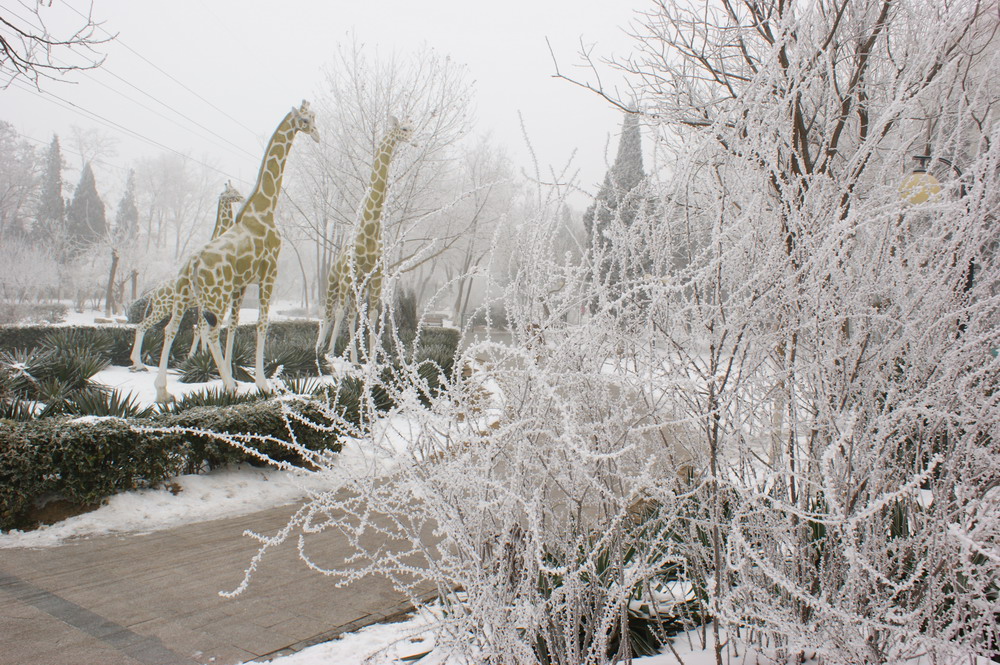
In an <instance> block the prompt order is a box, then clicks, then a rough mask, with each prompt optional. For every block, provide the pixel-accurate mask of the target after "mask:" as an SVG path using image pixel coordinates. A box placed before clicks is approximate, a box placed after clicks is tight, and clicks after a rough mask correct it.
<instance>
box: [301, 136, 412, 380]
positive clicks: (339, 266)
mask: <svg viewBox="0 0 1000 665" xmlns="http://www.w3.org/2000/svg"><path fill="white" fill-rule="evenodd" d="M389 122H390V128H389V132H388V133H387V134H386V135H385V138H383V139H382V142H381V143H380V144H379V146H378V150H376V152H375V163H374V165H373V166H372V176H371V184H370V185H369V187H368V197H367V198H366V199H365V202H364V206H363V207H362V208H361V224H360V227H359V228H358V234H357V236H355V239H354V246H353V247H351V246H350V245H347V246H345V247H344V248H343V249H342V250H341V252H340V254H339V255H338V257H337V260H336V261H334V263H333V265H332V266H331V267H330V274H329V275H328V276H327V285H326V303H325V307H324V310H323V323H322V325H320V329H319V337H318V338H317V339H316V351H317V353H319V352H320V350H321V349H322V348H323V342H324V341H325V340H326V336H327V334H328V333H329V334H330V343H329V347H328V351H327V353H328V354H329V355H333V352H334V346H335V345H336V343H337V336H338V335H339V334H340V326H341V323H342V322H343V320H344V315H345V313H346V312H347V311H349V312H350V320H349V322H348V327H349V329H350V330H351V331H353V330H354V324H355V322H356V320H355V319H356V316H357V311H358V307H360V305H361V303H362V302H363V301H364V300H365V297H366V296H367V299H368V320H369V325H368V335H369V337H368V341H369V347H368V348H369V349H374V348H375V347H374V344H375V322H376V319H377V318H378V312H379V305H380V301H381V298H382V208H383V206H384V204H385V197H386V192H387V190H388V186H389V164H390V163H391V162H392V154H393V152H394V151H395V149H396V145H397V144H398V143H400V142H403V143H408V142H410V139H411V137H412V136H413V127H412V125H411V124H410V123H409V122H407V121H404V122H402V123H400V122H399V121H398V120H397V119H396V118H394V117H390V119H389ZM355 291H357V296H358V298H357V301H358V302H357V306H352V302H351V300H352V298H351V296H352V295H354V292H355ZM331 323H332V325H333V330H332V332H331V330H330V326H331ZM349 346H350V356H351V362H357V345H356V343H355V340H354V336H353V335H352V336H351V343H350V345H349Z"/></svg>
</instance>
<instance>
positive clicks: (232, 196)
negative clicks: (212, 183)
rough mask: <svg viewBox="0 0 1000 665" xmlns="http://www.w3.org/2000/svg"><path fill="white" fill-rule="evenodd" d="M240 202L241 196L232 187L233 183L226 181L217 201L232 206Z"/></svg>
mask: <svg viewBox="0 0 1000 665" xmlns="http://www.w3.org/2000/svg"><path fill="white" fill-rule="evenodd" d="M242 200H243V195H242V194H240V193H239V190H237V189H236V188H235V187H233V183H232V181H231V180H227V181H226V188H225V189H224V190H222V194H220V195H219V201H220V202H221V203H228V204H233V203H239V202H240V201H242Z"/></svg>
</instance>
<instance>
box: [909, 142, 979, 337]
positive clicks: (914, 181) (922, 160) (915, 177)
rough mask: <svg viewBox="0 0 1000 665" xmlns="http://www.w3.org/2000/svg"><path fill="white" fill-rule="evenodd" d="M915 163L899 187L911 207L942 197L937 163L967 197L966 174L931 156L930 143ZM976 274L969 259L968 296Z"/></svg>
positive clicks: (961, 328)
mask: <svg viewBox="0 0 1000 665" xmlns="http://www.w3.org/2000/svg"><path fill="white" fill-rule="evenodd" d="M913 161H915V162H916V163H917V165H916V166H914V167H913V171H911V172H910V173H909V175H907V176H906V177H905V178H903V182H902V183H900V185H899V195H900V197H901V198H902V199H903V200H904V201H906V202H907V203H909V204H911V205H920V204H921V203H926V202H927V201H930V200H932V199H936V198H938V197H939V196H940V195H941V189H942V186H941V183H940V182H939V181H938V179H937V178H935V177H934V175H933V174H932V173H931V172H930V171H929V167H930V165H931V164H932V163H937V162H940V163H941V164H944V165H945V166H947V167H948V168H950V169H951V170H952V171H954V172H955V174H956V175H957V176H958V198H960V199H961V198H964V197H965V194H966V189H965V181H964V175H965V174H963V173H962V169H960V168H958V167H957V166H955V163H954V162H952V161H951V160H950V159H947V158H945V157H938V156H935V155H931V146H930V144H929V143H928V144H927V146H926V147H925V148H924V154H922V155H914V156H913ZM975 273H976V262H975V259H969V269H968V270H967V271H966V273H965V279H964V280H963V283H962V293H963V294H968V293H969V292H970V291H972V286H973V284H974V282H975ZM958 329H959V332H958V334H959V335H961V334H962V333H963V332H965V323H959V325H958Z"/></svg>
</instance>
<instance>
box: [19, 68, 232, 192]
mask: <svg viewBox="0 0 1000 665" xmlns="http://www.w3.org/2000/svg"><path fill="white" fill-rule="evenodd" d="M14 87H16V88H18V89H19V90H24V91H26V92H29V93H31V94H33V95H35V96H36V97H40V98H42V99H45V100H46V101H49V102H51V103H53V104H56V105H57V106H62V107H63V108H64V109H67V110H69V111H71V112H73V113H76V114H77V115H82V116H83V117H85V118H87V119H88V120H93V121H95V122H98V123H100V124H102V125H104V126H106V127H109V128H111V129H113V130H115V131H118V132H121V133H124V134H126V135H128V136H131V137H133V138H136V139H138V140H140V141H144V142H145V143H148V144H150V145H152V146H154V147H156V148H160V149H162V150H166V151H168V152H172V153H174V154H176V155H179V156H180V157H183V158H185V159H188V160H191V161H192V162H194V163H196V164H200V165H201V166H204V167H205V168H207V169H210V170H212V171H215V172H216V173H218V174H220V175H223V176H225V177H226V178H229V179H231V180H234V181H236V182H239V183H245V182H246V181H245V180H243V179H242V178H237V177H235V176H232V175H230V174H228V173H226V172H225V171H223V170H221V169H219V168H217V167H215V166H212V165H211V164H208V163H207V162H203V161H201V160H199V159H196V158H194V157H192V156H190V155H186V154H184V153H182V152H180V151H179V150H176V149H174V148H171V147H170V146H168V145H165V144H163V143H160V142H159V141H157V140H155V139H151V138H149V137H148V136H145V135H143V134H141V133H139V132H137V131H135V130H134V129H129V128H128V127H125V126H124V125H121V124H119V123H117V122H115V121H113V120H108V119H106V118H102V117H101V116H100V115H98V114H96V113H94V112H93V111H90V110H88V109H86V108H84V107H82V106H80V105H79V104H76V103H74V102H71V101H69V100H67V99H63V98H62V97H59V96H58V95H56V94H53V93H51V92H48V91H44V92H39V91H37V90H35V89H33V88H31V87H28V86H25V85H23V84H21V82H20V81H15V82H14Z"/></svg>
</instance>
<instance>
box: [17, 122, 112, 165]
mask: <svg viewBox="0 0 1000 665" xmlns="http://www.w3.org/2000/svg"><path fill="white" fill-rule="evenodd" d="M11 129H12V131H13V132H14V133H15V134H17V135H18V136H20V137H21V138H22V139H25V140H26V141H33V142H35V143H37V144H39V145H42V146H45V147H48V146H49V145H50V143H49V142H48V141H43V140H41V139H36V138H35V137H34V136H28V135H27V134H25V133H24V132H22V131H20V130H18V129H14V128H13V127H11ZM59 150H60V151H62V152H68V153H72V154H74V155H76V156H77V157H86V155H84V154H83V153H82V152H79V151H77V150H73V149H72V148H69V147H66V146H63V145H62V144H60V145H59ZM93 161H94V163H95V164H98V165H100V166H103V167H105V168H109V169H118V170H119V171H121V172H122V173H124V174H125V175H126V176H127V175H128V172H129V169H128V168H126V167H124V166H120V165H118V164H112V163H110V162H106V161H104V160H103V159H95V160H93Z"/></svg>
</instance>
